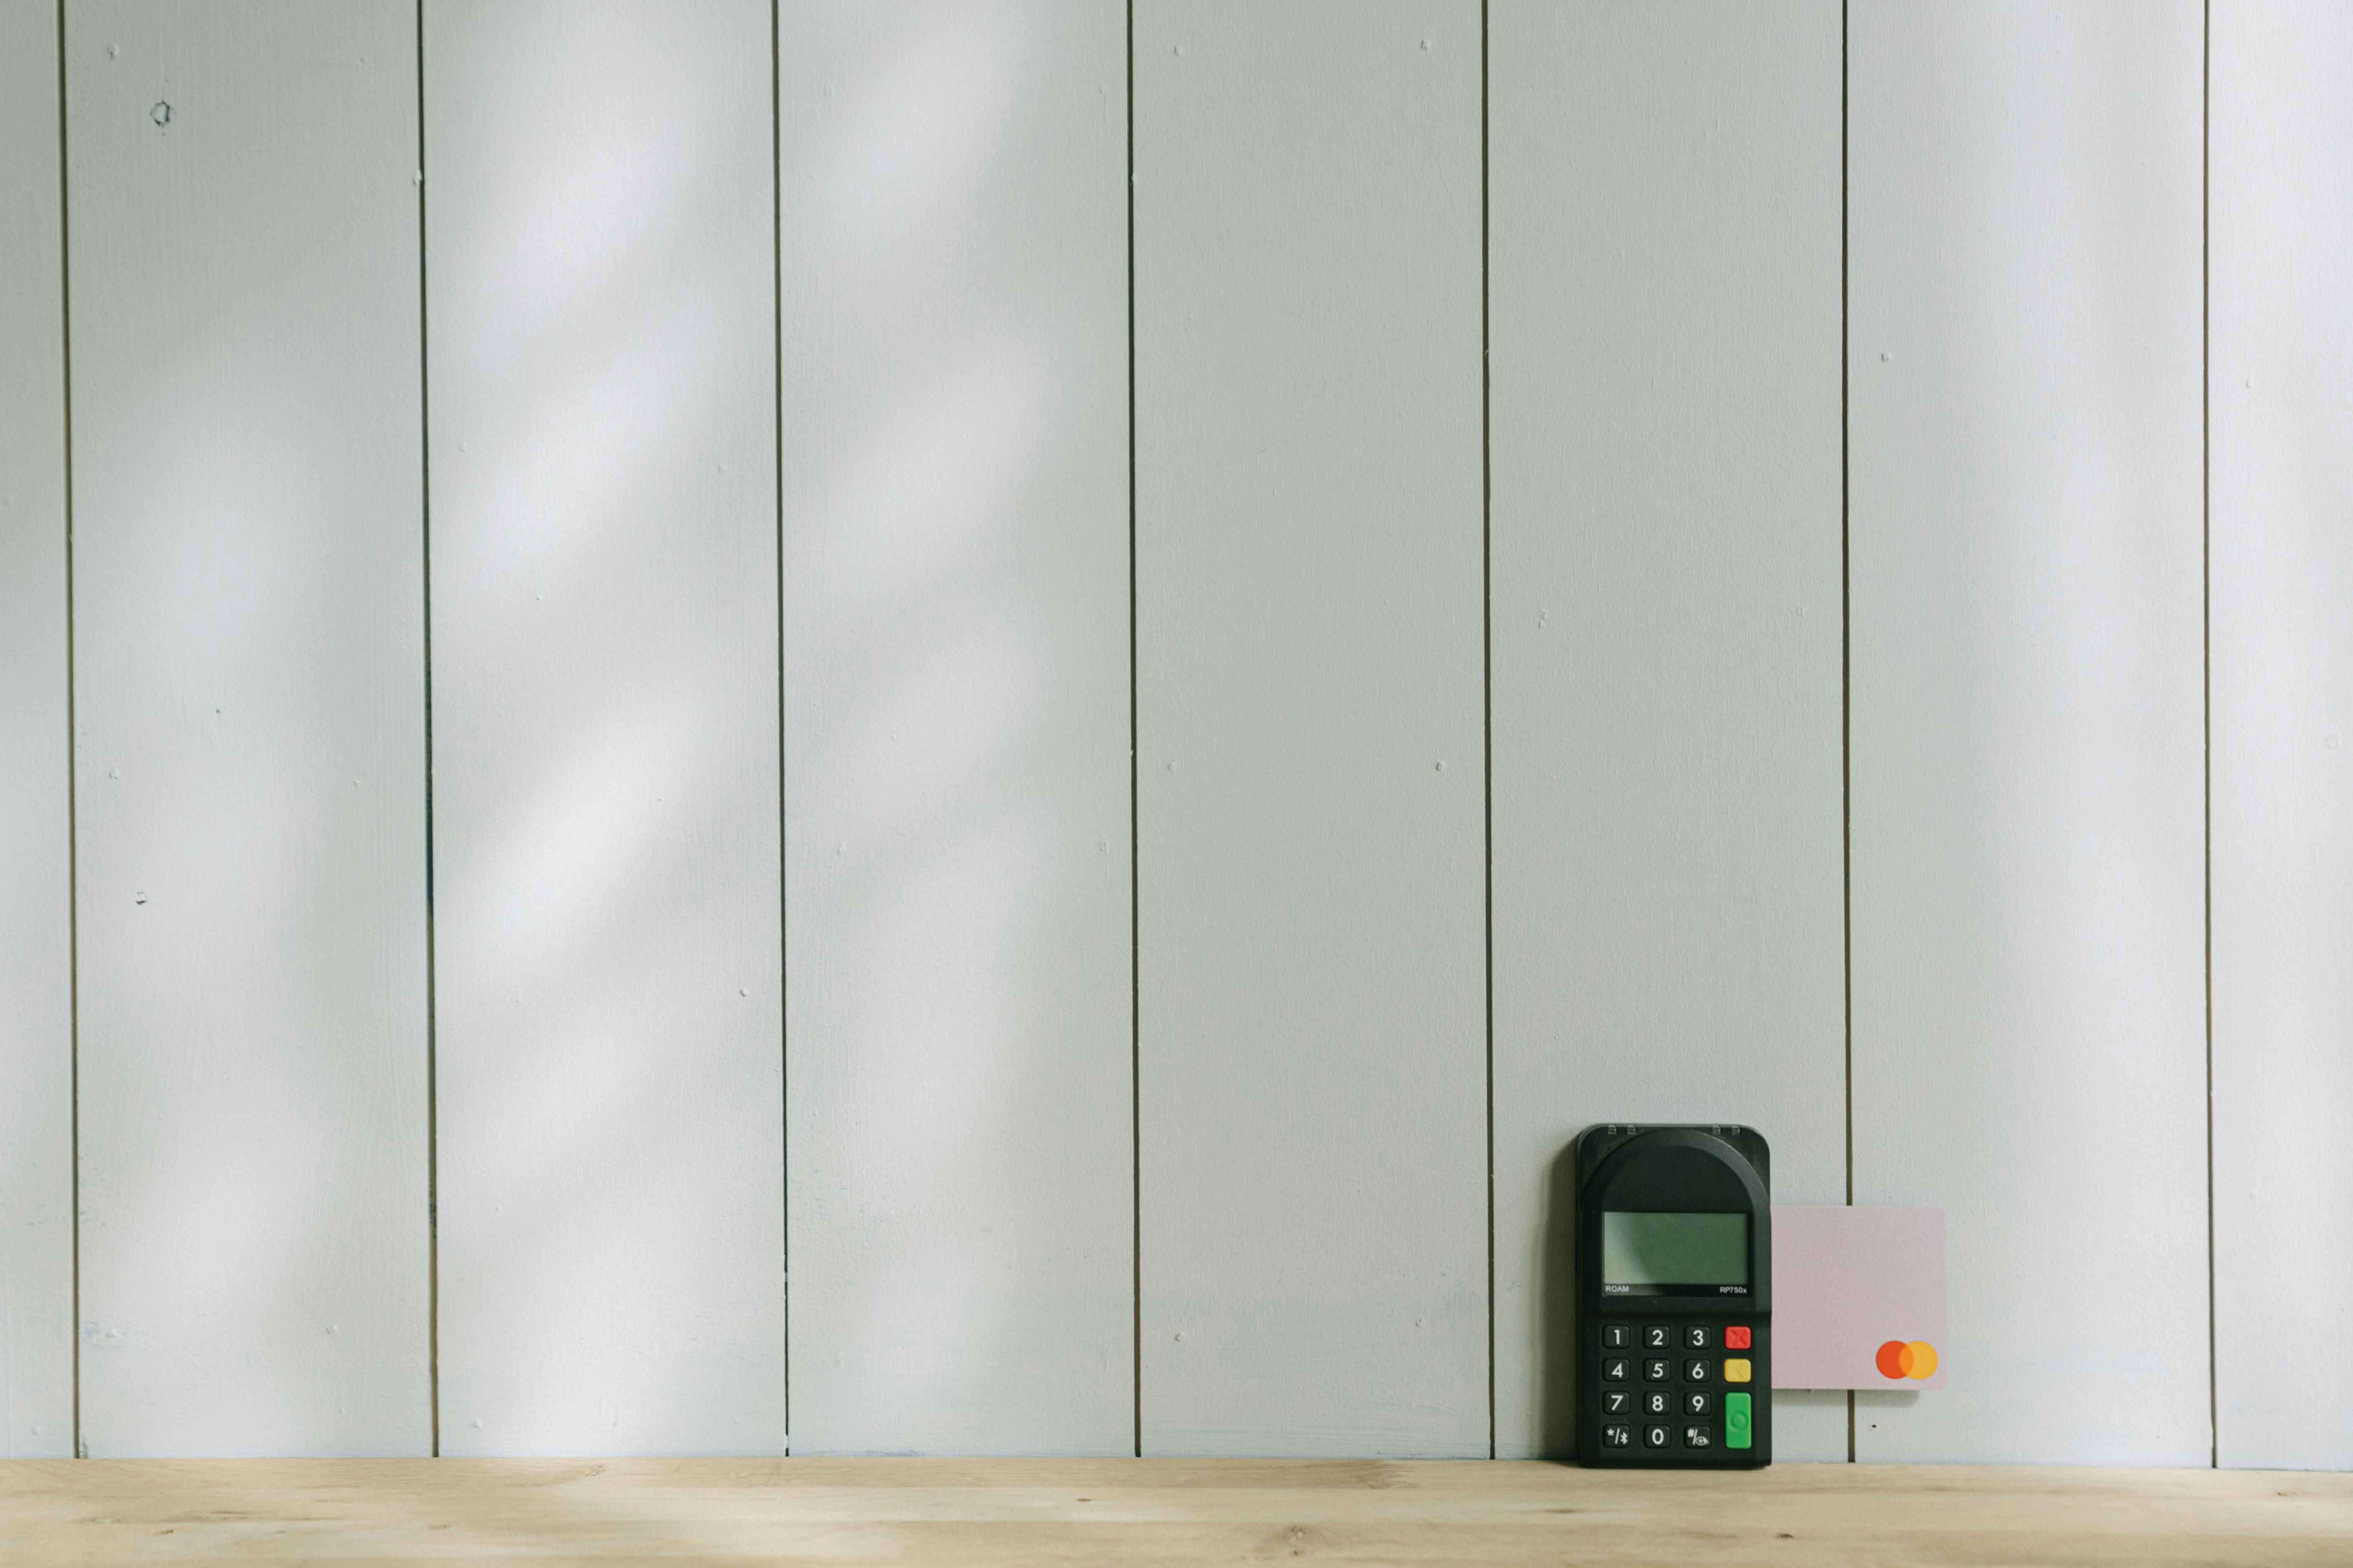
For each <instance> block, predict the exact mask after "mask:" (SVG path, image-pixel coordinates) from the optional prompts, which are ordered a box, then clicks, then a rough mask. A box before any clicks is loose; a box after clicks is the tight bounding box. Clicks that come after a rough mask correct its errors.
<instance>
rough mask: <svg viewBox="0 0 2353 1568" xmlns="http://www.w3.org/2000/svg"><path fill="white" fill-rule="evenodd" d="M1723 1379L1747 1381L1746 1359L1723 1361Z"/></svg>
mask: <svg viewBox="0 0 2353 1568" xmlns="http://www.w3.org/2000/svg"><path fill="white" fill-rule="evenodd" d="M1724 1381H1725V1382H1726V1383H1746V1382H1747V1381H1748V1363H1746V1361H1740V1360H1734V1361H1728V1362H1725V1363H1724Z"/></svg>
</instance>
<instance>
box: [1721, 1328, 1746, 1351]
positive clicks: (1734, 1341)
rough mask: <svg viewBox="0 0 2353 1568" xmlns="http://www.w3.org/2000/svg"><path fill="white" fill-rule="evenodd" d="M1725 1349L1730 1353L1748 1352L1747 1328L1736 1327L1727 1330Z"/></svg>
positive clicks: (1725, 1333) (1725, 1332)
mask: <svg viewBox="0 0 2353 1568" xmlns="http://www.w3.org/2000/svg"><path fill="white" fill-rule="evenodd" d="M1724 1348H1725V1350H1728V1351H1745V1350H1746V1349H1747V1348H1748V1331H1747V1330H1746V1328H1741V1327H1734V1328H1729V1329H1726V1330H1725V1331H1724Z"/></svg>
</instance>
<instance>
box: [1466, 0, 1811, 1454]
mask: <svg viewBox="0 0 2353 1568" xmlns="http://www.w3.org/2000/svg"><path fill="white" fill-rule="evenodd" d="M1839 25H1840V6H1839V4H1838V0H1809V3H1808V4H1804V5H1770V6H1757V7H1747V8H1728V7H1725V6H1720V5H1712V4H1706V3H1704V0H1679V3H1676V4H1671V5H1643V6H1633V7H1630V6H1622V5H1612V4H1601V3H1598V0H1583V3H1579V4H1576V5H1557V4H1552V3H1550V0H1509V3H1505V4H1498V5H1494V6H1493V7H1491V12H1490V17H1489V26H1490V29H1491V32H1490V37H1489V40H1488V49H1489V58H1490V61H1491V66H1490V70H1491V79H1490V86H1489V116H1490V120H1489V126H1490V131H1489V134H1490V138H1491V143H1490V146H1491V151H1490V153H1489V163H1490V170H1491V179H1492V182H1493V183H1492V187H1491V189H1492V198H1491V199H1492V202H1493V216H1492V218H1491V220H1490V221H1491V224H1492V239H1491V247H1490V282H1489V288H1490V290H1491V295H1490V298H1491V309H1492V310H1493V316H1492V342H1493V377H1494V380H1493V399H1494V405H1493V439H1492V447H1491V450H1492V453H1493V465H1494V468H1493V473H1494V479H1493V483H1494V499H1493V571H1494V576H1493V595H1494V596H1493V633H1492V636H1493V650H1494V651H1493V680H1494V695H1493V725H1494V758H1495V763H1494V766H1495V782H1494V814H1495V821H1494V879H1495V892H1494V899H1495V905H1494V909H1495V914H1494V918H1495V977H1494V986H1495V1003H1494V1006H1495V1305H1496V1336H1495V1403H1496V1444H1497V1448H1498V1451H1499V1452H1500V1453H1502V1454H1504V1455H1509V1456H1525V1455H1532V1454H1565V1453H1568V1452H1570V1451H1572V1449H1573V1448H1574V1446H1575V1436H1574V1419H1573V1415H1572V1410H1573V1405H1572V1404H1571V1402H1570V1393H1571V1390H1570V1387H1569V1381H1568V1373H1569V1369H1568V1365H1567V1360H1568V1358H1567V1348H1568V1345H1569V1343H1570V1341H1569V1339H1568V1331H1569V1319H1568V1316H1567V1298H1568V1295H1569V1292H1570V1289H1571V1284H1572V1281H1571V1278H1570V1276H1569V1274H1568V1272H1567V1269H1568V1255H1567V1223H1568V1217H1569V1212H1568V1210H1567V1201H1568V1199H1569V1197H1570V1194H1571V1193H1572V1192H1573V1190H1574V1189H1573V1183H1572V1182H1570V1181H1569V1180H1568V1179H1567V1178H1568V1175H1569V1173H1568V1172H1567V1170H1566V1169H1565V1168H1563V1167H1561V1166H1560V1165H1559V1162H1560V1160H1561V1158H1562V1156H1563V1155H1564V1153H1565V1152H1566V1151H1567V1147H1568V1143H1569V1141H1570V1140H1571V1139H1573V1138H1574V1137H1575V1136H1576V1135H1577V1131H1578V1129H1580V1128H1582V1127H1584V1126H1585V1125H1587V1124H1588V1123H1590V1122H1595V1121H1630V1120H1631V1121H1745V1122H1748V1123H1751V1124H1753V1125H1755V1126H1757V1128H1759V1129H1761V1130H1762V1131H1764V1133H1765V1134H1766V1136H1767V1138H1768V1139H1769V1140H1770V1141H1771V1142H1772V1145H1773V1186H1774V1195H1775V1197H1776V1198H1777V1199H1778V1200H1779V1201H1781V1202H1784V1203H1800V1204H1805V1203H1813V1204H1821V1203H1837V1202H1839V1201H1841V1198H1842V1197H1843V1196H1844V1194H1845V1190H1846V1134H1845V1125H1846V1119H1845V1026H1846V1020H1845V1013H1846V1001H1845V989H1844V988H1845V949H1844V942H1845V936H1844V921H1845V891H1844V887H1843V880H1842V875H1841V866H1842V857H1843V854H1844V848H1843V845H1842V842H1841V836H1842V833H1843V823H1842V811H1843V803H1842V800H1841V788H1842V785H1841V774H1840V770H1841V755H1840V746H1841V736H1840V712H1839V705H1840V662H1839V661H1840V646H1839V642H1840V621H1839V617H1840V614H1841V604H1840V592H1841V578H1840V572H1841V562H1840V540H1839V529H1840V516H1839V508H1840V500H1841V472H1840V453H1839V439H1840V406H1839V329H1840V309H1841V305H1840V293H1839V289H1840V277H1839V225H1840V216H1839V181H1840V163H1839V160H1840V148H1839V133H1840V108H1839V87H1840V84H1839V70H1840V37H1839ZM1774 1421H1775V1428H1776V1429H1775V1436H1774V1441H1775V1454H1776V1457H1777V1458H1801V1457H1802V1458H1837V1459H1843V1458H1846V1439H1847V1422H1846V1397H1845V1395H1844V1394H1792V1393H1784V1394H1778V1395H1776V1397H1775V1405H1774Z"/></svg>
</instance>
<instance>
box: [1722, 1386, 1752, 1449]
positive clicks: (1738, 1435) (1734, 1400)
mask: <svg viewBox="0 0 2353 1568" xmlns="http://www.w3.org/2000/svg"><path fill="white" fill-rule="evenodd" d="M1724 1446H1725V1447H1727V1448H1746V1447H1748V1395H1746V1394H1725V1396H1724Z"/></svg>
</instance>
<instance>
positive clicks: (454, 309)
mask: <svg viewBox="0 0 2353 1568" xmlns="http://www.w3.org/2000/svg"><path fill="white" fill-rule="evenodd" d="M424 29H425V47H426V50H427V57H426V74H425V81H426V108H425V114H426V141H425V156H426V174H427V230H426V232H427V256H426V265H427V279H428V281H429V285H430V295H429V298H428V300H427V327H428V330H429V333H430V337H429V342H428V347H429V355H430V359H429V364H430V369H429V377H430V384H431V391H432V424H431V438H432V479H431V483H432V501H433V508H432V532H433V601H432V608H433V771H434V777H433V803H434V887H435V926H434V955H435V977H436V982H437V991H436V995H437V1011H436V1021H437V1043H438V1055H437V1065H438V1089H439V1093H438V1106H439V1125H438V1134H439V1152H440V1189H439V1214H440V1246H441V1254H440V1289H441V1316H440V1391H441V1447H442V1451H443V1452H444V1453H449V1454H549V1453H557V1454H591V1453H594V1454H649V1453H776V1452H780V1451H781V1450H782V1449H783V1447H784V1444H785V1321H784V1194H783V1185H784V1150H783V1135H784V1106H783V1098H782V1091H783V1068H784V1060H783V1047H782V1041H781V1030H782V1023H783V994H782V993H783V942H782V934H781V931H780V921H781V914H780V905H781V902H782V889H781V885H780V879H781V875H782V873H781V869H780V867H779V863H778V834H779V824H778V807H777V779H778V761H777V723H778V720H777V709H776V695H777V693H776V637H777V631H776V447H775V431H776V413H775V410H776V403H775V397H776V368H775V359H774V353H775V344H776V335H775V334H776V324H775V323H776V317H775V306H774V300H775V277H776V274H775V258H774V252H773V250H772V249H771V246H772V244H773V238H772V233H773V231H772V228H771V221H772V220H771V205H770V197H771V195H772V192H773V189H774V172H773V164H772V163H771V153H772V150H773V147H774V137H775V122H774V119H773V116H772V112H771V108H770V98H769V87H770V77H769V71H770V67H769V58H770V55H769V40H770V33H769V18H768V10H767V7H766V5H765V4H762V3H761V0H726V3H724V4H712V5H696V6H691V7H680V6H674V5H662V4H659V3H658V0H590V3H566V0H499V3H497V4H488V5H485V4H473V3H466V4H459V3H454V0H453V3H441V0H437V3H435V4H431V5H427V7H426V11H425V16H424Z"/></svg>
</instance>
